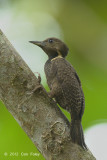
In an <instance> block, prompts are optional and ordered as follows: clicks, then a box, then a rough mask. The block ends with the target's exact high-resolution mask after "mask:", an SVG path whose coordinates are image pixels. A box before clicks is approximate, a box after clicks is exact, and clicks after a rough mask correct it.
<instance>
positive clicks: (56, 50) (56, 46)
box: [29, 37, 69, 58]
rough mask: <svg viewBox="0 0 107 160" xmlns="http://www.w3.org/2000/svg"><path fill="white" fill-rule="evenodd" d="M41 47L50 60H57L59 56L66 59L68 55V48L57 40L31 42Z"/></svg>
mask: <svg viewBox="0 0 107 160" xmlns="http://www.w3.org/2000/svg"><path fill="white" fill-rule="evenodd" d="M29 42H30V43H33V44H35V45H37V46H39V47H41V48H42V49H43V50H44V52H45V53H46V54H47V55H48V57H49V58H55V57H57V56H62V57H64V58H65V57H66V56H67V54H68V50H69V49H68V47H67V46H66V44H65V43H64V42H62V41H61V40H59V39H57V38H53V37H52V38H47V39H46V40H44V41H29Z"/></svg>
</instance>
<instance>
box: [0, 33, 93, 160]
mask: <svg viewBox="0 0 107 160" xmlns="http://www.w3.org/2000/svg"><path fill="white" fill-rule="evenodd" d="M40 86H41V87H40ZM0 99H1V100H2V101H3V102H4V104H5V106H6V107H7V109H8V111H9V112H10V113H11V114H12V115H13V117H14V118H15V119H16V120H17V122H18V123H19V125H20V126H21V127H22V128H23V130H24V131H25V132H26V134H27V135H28V136H29V138H30V139H31V140H32V142H33V143H34V144H35V146H36V147H37V148H38V150H39V151H40V152H41V153H42V154H43V156H44V157H45V159H46V160H95V158H94V156H93V155H92V153H91V152H90V151H89V150H83V149H82V148H81V147H80V146H78V145H76V144H74V143H72V140H71V137H70V123H69V121H68V120H67V118H66V117H65V116H64V114H63V113H62V112H61V110H60V109H59V107H58V106H57V104H56V103H55V102H54V101H53V100H52V99H50V98H49V97H48V95H47V93H46V91H45V89H44V88H43V86H42V85H40V84H39V82H38V79H37V78H36V77H35V75H34V74H33V73H32V71H31V70H30V69H29V67H28V66H27V64H26V63H25V62H24V61H23V59H22V58H21V56H20V55H19V54H18V53H17V51H16V50H15V49H14V48H13V46H12V45H11V44H10V42H9V41H8V40H7V38H6V37H5V35H4V34H3V32H2V31H1V30H0Z"/></svg>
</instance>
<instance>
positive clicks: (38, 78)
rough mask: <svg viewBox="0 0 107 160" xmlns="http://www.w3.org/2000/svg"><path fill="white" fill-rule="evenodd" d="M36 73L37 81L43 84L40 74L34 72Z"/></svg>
mask: <svg viewBox="0 0 107 160" xmlns="http://www.w3.org/2000/svg"><path fill="white" fill-rule="evenodd" d="M34 73H35V74H37V75H38V77H37V80H38V83H39V84H40V83H41V76H40V73H39V72H34Z"/></svg>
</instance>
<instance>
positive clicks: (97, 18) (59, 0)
mask: <svg viewBox="0 0 107 160" xmlns="http://www.w3.org/2000/svg"><path fill="white" fill-rule="evenodd" d="M0 29H2V31H3V32H4V33H5V35H6V36H7V38H8V39H9V40H10V42H11V43H12V44H13V46H14V47H15V48H16V50H17V51H18V52H19V54H20V55H21V56H22V58H23V59H24V60H25V62H26V63H27V64H28V66H29V67H30V68H31V70H32V71H33V72H39V73H40V74H41V77H42V84H43V85H44V87H45V88H46V89H47V90H48V87H47V84H46V79H45V75H44V64H45V62H46V60H47V56H46V55H45V54H44V52H43V51H42V50H41V49H40V48H39V47H37V46H34V45H32V44H30V43H29V42H28V41H30V40H44V39H45V38H48V37H57V38H60V39H61V40H63V41H64V42H65V43H66V44H67V45H68V46H69V50H70V51H69V55H68V56H67V60H68V61H69V62H70V63H72V65H73V66H74V68H75V69H76V71H77V73H78V75H79V77H80V79H81V83H82V87H83V90H84V94H85V106H86V107H85V114H84V116H83V120H82V125H83V128H84V132H85V139H86V144H87V145H88V147H89V149H90V150H91V151H92V153H93V154H94V156H95V157H96V158H97V160H107V153H106V152H107V151H106V150H107V1H105V0H102V1H100V0H97V1H93V0H79V1H75V0H54V1H53V0H39V1H38V0H30V1H29V0H18V1H17V0H0ZM0 76H1V75H0ZM63 112H64V113H65V114H66V116H67V117H68V119H69V120H70V116H69V114H68V113H67V112H65V111H64V110H63ZM7 159H8V160H12V159H14V160H19V159H20V160H36V159H37V160H44V158H43V156H42V155H41V154H40V153H39V151H38V150H37V149H35V146H34V144H33V143H32V142H31V140H30V139H29V138H28V137H27V135H26V134H25V133H24V131H23V130H22V129H21V127H20V126H19V125H18V124H17V122H16V121H15V119H14V118H13V117H12V116H11V114H10V113H9V112H8V111H7V109H6V107H5V106H4V104H3V102H2V101H0V160H7Z"/></svg>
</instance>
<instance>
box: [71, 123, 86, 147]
mask: <svg viewBox="0 0 107 160" xmlns="http://www.w3.org/2000/svg"><path fill="white" fill-rule="evenodd" d="M71 138H72V142H74V143H76V144H78V145H80V146H81V147H82V148H84V149H87V146H86V144H85V141H84V134H83V129H82V125H81V121H80V120H72V123H71Z"/></svg>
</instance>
